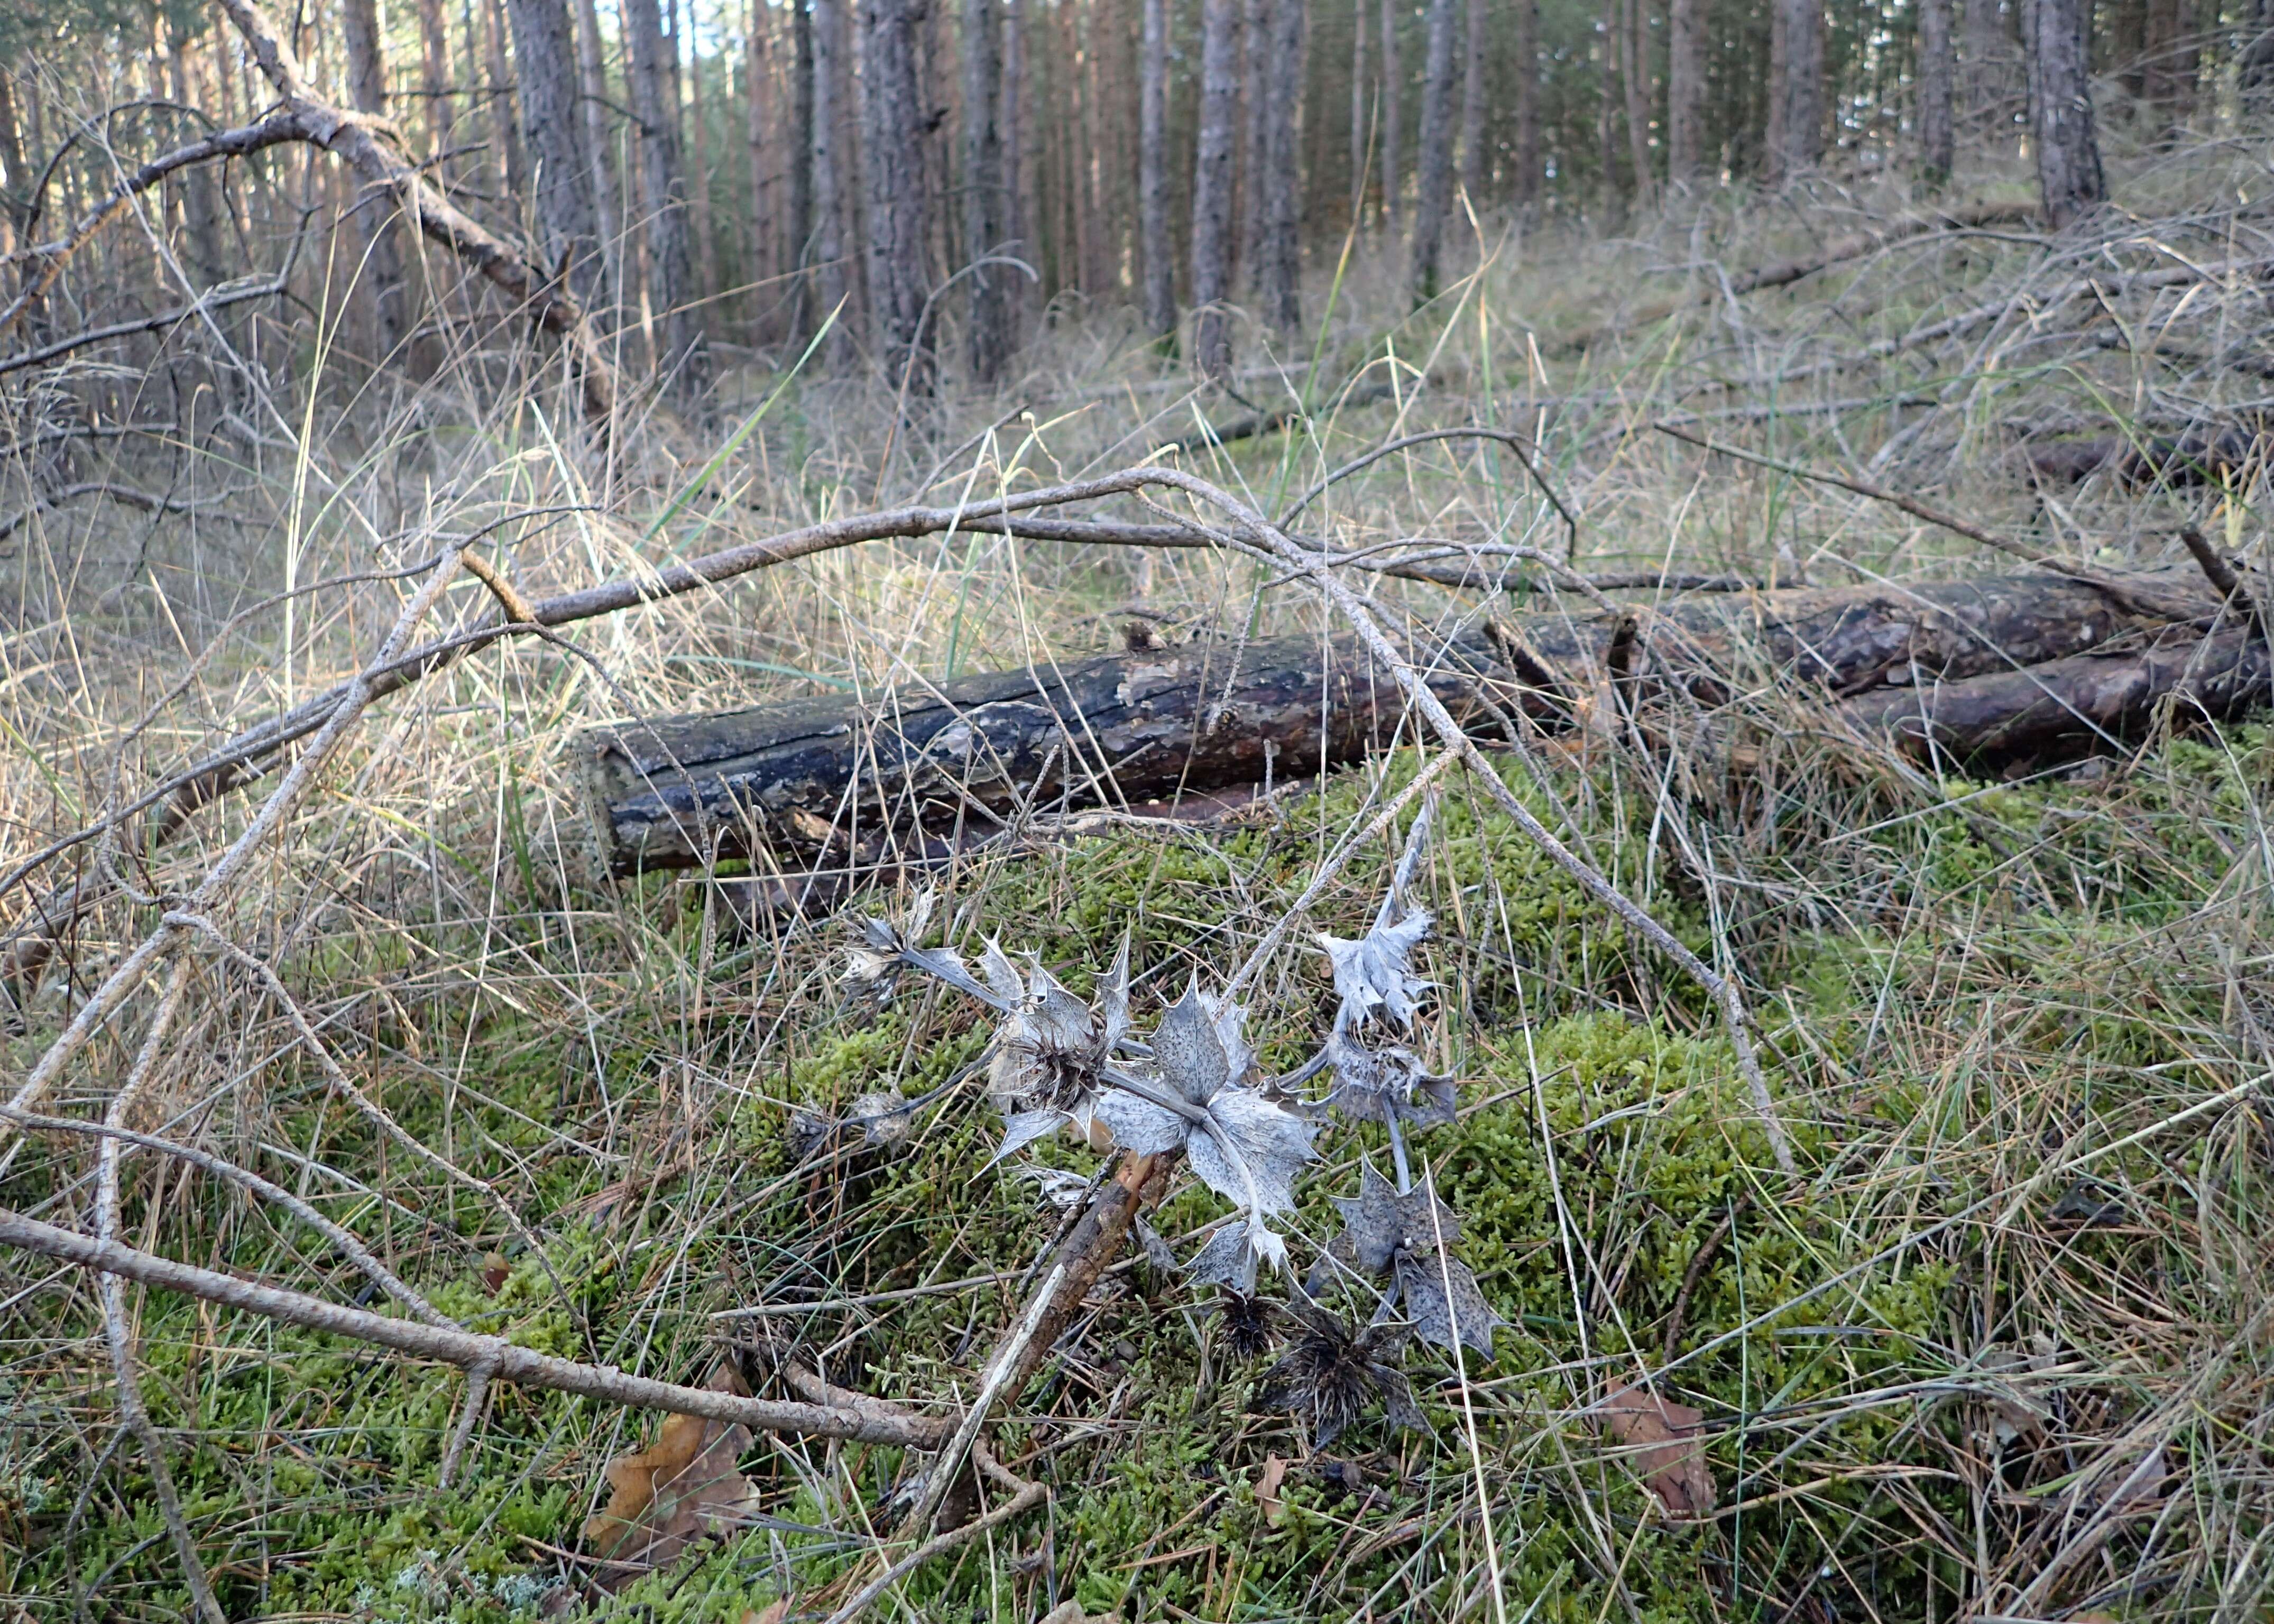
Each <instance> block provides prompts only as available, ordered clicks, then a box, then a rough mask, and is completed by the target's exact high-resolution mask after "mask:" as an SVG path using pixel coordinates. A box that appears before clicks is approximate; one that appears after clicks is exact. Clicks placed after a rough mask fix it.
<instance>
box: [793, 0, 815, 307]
mask: <svg viewBox="0 0 2274 1624" xmlns="http://www.w3.org/2000/svg"><path fill="white" fill-rule="evenodd" d="M789 26H790V55H791V63H790V128H789V132H788V134H789V139H790V154H789V220H788V222H787V247H788V250H789V265H790V267H791V268H793V269H794V270H796V271H797V272H798V273H799V274H798V279H797V288H796V291H795V294H794V297H793V298H792V299H791V302H790V326H789V330H790V335H791V337H792V338H794V339H795V340H797V341H799V342H803V341H805V340H807V339H809V338H810V337H811V336H812V335H813V329H814V326H815V324H816V323H817V321H818V320H820V317H819V316H818V314H817V312H815V310H814V305H815V304H816V302H817V301H816V299H815V297H814V283H813V279H812V277H811V276H810V275H809V274H807V273H808V272H809V271H810V270H811V268H812V267H813V264H814V262H815V260H816V259H817V257H818V256H819V252H820V249H819V244H817V242H816V240H815V236H816V233H817V229H818V227H819V222H818V221H817V219H816V218H815V214H814V191H815V167H814V166H815V154H816V153H817V149H818V143H819V139H820V136H819V132H820V129H821V122H820V118H819V116H818V114H817V111H816V109H817V107H818V105H819V102H818V99H817V93H816V90H815V86H817V85H818V84H819V83H820V78H819V75H818V74H817V73H816V71H814V35H815V30H814V15H813V8H812V6H811V4H809V0H789Z"/></svg>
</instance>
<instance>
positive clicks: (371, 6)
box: [340, 0, 410, 365]
mask: <svg viewBox="0 0 2274 1624" xmlns="http://www.w3.org/2000/svg"><path fill="white" fill-rule="evenodd" d="M340 33H341V34H342V36H343V44H344V45H345V46H346V48H347V49H346V55H347V69H348V94H349V95H350V97H351V98H352V99H353V101H354V102H355V105H356V109H357V110H358V112H365V113H377V114H380V115H381V116H384V115H385V114H386V112H387V61H386V58H385V56H383V55H382V54H381V48H380V34H379V6H378V4H376V0H344V3H343V4H342V5H341V7H340ZM395 212H396V211H395V199H392V198H389V197H383V196H381V197H366V198H365V199H363V200H362V201H361V203H360V204H359V205H358V207H357V209H356V222H357V225H358V228H359V234H360V235H361V237H362V238H363V247H364V262H363V266H362V267H361V273H360V274H361V280H362V282H363V284H364V286H365V289H367V290H368V292H369V295H370V298H369V308H370V312H371V324H372V346H373V347H372V358H373V361H374V362H375V363H377V364H379V365H385V364H386V363H387V362H388V359H389V358H390V357H393V356H394V354H395V349H396V347H397V346H398V345H400V344H401V343H402V342H403V338H404V337H405V336H406V335H408V334H409V333H410V320H409V315H408V312H407V311H406V310H405V308H404V305H405V290H404V288H403V244H402V240H401V238H400V237H399V235H398V234H397V232H396V229H395Z"/></svg>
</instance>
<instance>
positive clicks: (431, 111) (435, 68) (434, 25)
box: [418, 0, 457, 181]
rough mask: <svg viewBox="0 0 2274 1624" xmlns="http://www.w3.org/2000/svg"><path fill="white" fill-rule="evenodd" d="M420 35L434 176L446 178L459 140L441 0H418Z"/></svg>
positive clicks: (448, 44) (428, 145)
mask: <svg viewBox="0 0 2274 1624" xmlns="http://www.w3.org/2000/svg"><path fill="white" fill-rule="evenodd" d="M418 38H419V43H420V45H421V47H422V48H423V49H422V53H421V55H422V61H421V64H420V68H421V72H422V76H423V83H422V84H421V86H420V88H421V89H423V90H424V91H425V93H426V140H427V147H428V149H429V150H430V151H431V152H432V153H433V155H434V159H435V162H436V166H437V167H436V168H435V170H434V178H435V179H436V180H437V181H443V180H447V178H448V167H447V161H446V160H445V158H444V154H447V153H448V151H449V150H450V145H451V143H452V142H453V141H454V140H455V139H456V130H457V113H456V109H455V108H454V107H453V106H452V101H453V97H452V94H451V93H452V90H453V88H454V87H453V86H452V85H451V82H450V25H449V19H448V17H446V16H445V15H444V14H443V11H442V0H418Z"/></svg>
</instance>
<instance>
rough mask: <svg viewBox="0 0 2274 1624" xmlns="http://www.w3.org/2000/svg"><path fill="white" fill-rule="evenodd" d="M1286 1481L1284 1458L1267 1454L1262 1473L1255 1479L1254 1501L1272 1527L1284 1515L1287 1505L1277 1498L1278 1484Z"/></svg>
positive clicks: (1281, 1519)
mask: <svg viewBox="0 0 2274 1624" xmlns="http://www.w3.org/2000/svg"><path fill="white" fill-rule="evenodd" d="M1286 1481H1287V1462H1286V1460H1285V1459H1284V1457H1283V1456H1280V1455H1270V1456H1268V1457H1267V1458H1266V1459H1265V1460H1264V1462H1263V1475H1262V1476H1261V1477H1259V1478H1257V1479H1256V1480H1255V1503H1256V1504H1257V1505H1258V1506H1259V1507H1262V1511H1263V1520H1264V1521H1265V1522H1269V1524H1270V1525H1271V1526H1272V1527H1274V1528H1276V1527H1278V1526H1279V1524H1280V1522H1282V1521H1283V1520H1284V1518H1285V1516H1286V1512H1287V1507H1286V1506H1285V1505H1284V1503H1283V1502H1282V1501H1281V1500H1280V1499H1279V1489H1280V1486H1281V1485H1283V1484H1284V1483H1285V1482H1286Z"/></svg>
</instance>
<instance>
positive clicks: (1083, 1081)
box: [979, 938, 1129, 1160]
mask: <svg viewBox="0 0 2274 1624" xmlns="http://www.w3.org/2000/svg"><path fill="white" fill-rule="evenodd" d="M979 966H980V968H981V969H982V970H983V971H984V972H985V973H986V975H987V980H988V981H989V982H990V985H991V986H992V987H993V989H994V991H995V994H996V996H997V997H998V999H999V1000H1001V1003H1002V1005H1003V1006H1004V1007H1005V1008H1006V1010H1007V1011H1008V1012H1007V1013H1006V1014H1005V1017H1004V1019H1003V1023H1002V1025H1001V1026H998V1027H997V1028H996V1031H995V1042H994V1046H993V1056H992V1058H991V1059H990V1061H989V1063H988V1072H987V1093H988V1096H989V1097H990V1099H992V1100H993V1101H995V1103H996V1105H997V1106H998V1108H999V1109H1001V1110H1002V1112H1003V1116H1004V1119H1005V1123H1004V1126H1005V1132H1004V1136H1003V1143H1002V1144H1001V1145H1000V1146H999V1147H998V1148H997V1150H996V1152H995V1154H996V1157H997V1158H998V1160H999V1159H1000V1158H1002V1157H1004V1156H1007V1155H1009V1154H1011V1153H1012V1152H1013V1151H1014V1150H1017V1149H1019V1148H1020V1147H1022V1146H1025V1145H1027V1144H1028V1143H1030V1142H1031V1141H1033V1140H1035V1139H1040V1138H1041V1137H1042V1136H1043V1135H1044V1134H1046V1133H1049V1132H1053V1131H1054V1130H1056V1129H1057V1127H1058V1124H1060V1123H1063V1122H1073V1123H1074V1124H1077V1125H1078V1126H1080V1127H1081V1128H1082V1129H1084V1130H1085V1131H1087V1130H1088V1126H1089V1122H1090V1116H1091V1111H1092V1109H1093V1107H1094V1106H1095V1104H1096V1097H1097V1091H1098V1089H1099V1088H1100V1087H1101V1086H1103V1079H1104V1073H1105V1067H1106V1063H1107V1062H1108V1061H1110V1060H1111V1058H1112V1057H1113V1051H1114V1050H1115V1049H1117V1048H1118V1046H1119V1045H1120V1042H1121V1040H1122V1039H1123V1038H1124V1037H1125V1036H1126V1035H1127V1034H1128V1031H1129V944H1128V941H1127V939H1126V938H1124V940H1123V942H1122V944H1121V951H1120V952H1119V953H1118V955H1117V956H1116V957H1115V959H1114V960H1113V967H1112V968H1111V970H1109V971H1107V972H1106V974H1105V975H1104V977H1103V980H1101V981H1099V982H1098V984H1097V1001H1096V1004H1094V1005H1093V1004H1087V1003H1084V1002H1083V1001H1082V1000H1081V999H1080V998H1078V997H1076V996H1074V995H1073V993H1071V992H1069V991H1067V990H1066V989H1065V986H1063V985H1062V984H1061V983H1060V982H1059V981H1058V978H1057V977H1056V976H1054V975H1052V974H1050V972H1049V971H1048V970H1045V969H1043V967H1042V966H1041V965H1040V964H1035V965H1033V966H1031V967H1030V968H1029V969H1028V972H1027V974H1026V975H1025V977H1024V978H1023V979H1022V978H1021V977H1020V974H1019V968H1018V966H1016V965H1014V964H1013V963H1012V962H1011V958H1010V955H1009V954H1007V953H1005V951H1003V949H1002V946H1001V944H999V943H995V942H990V943H989V944H987V951H986V952H985V953H984V954H983V955H982V956H981V959H980V960H979Z"/></svg>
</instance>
